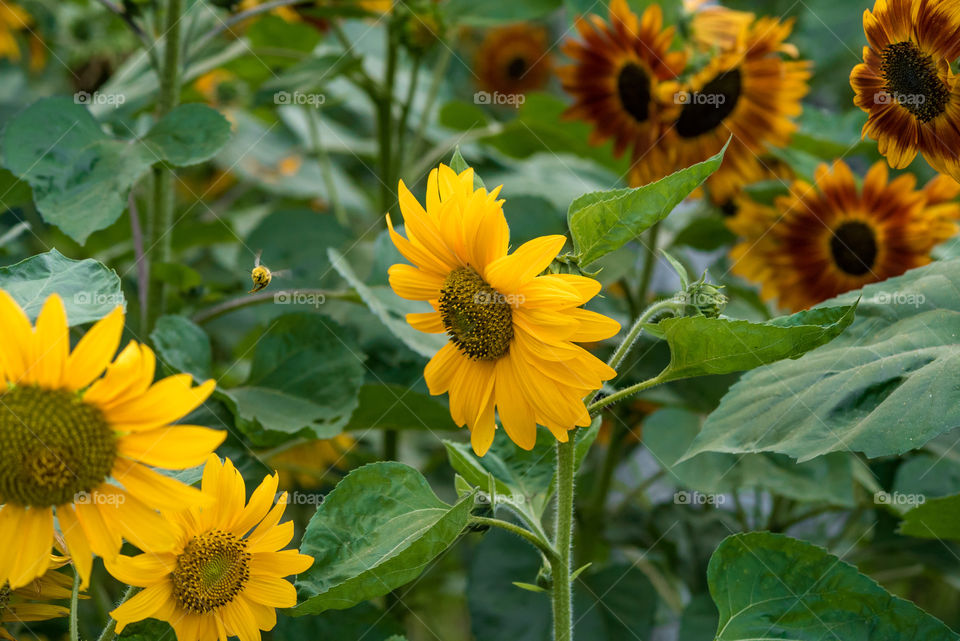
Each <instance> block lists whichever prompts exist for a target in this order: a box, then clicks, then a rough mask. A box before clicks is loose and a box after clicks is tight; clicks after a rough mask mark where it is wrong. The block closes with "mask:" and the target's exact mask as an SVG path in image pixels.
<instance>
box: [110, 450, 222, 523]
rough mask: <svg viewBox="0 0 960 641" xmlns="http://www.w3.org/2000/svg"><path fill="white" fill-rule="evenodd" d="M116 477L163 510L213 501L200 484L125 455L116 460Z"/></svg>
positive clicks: (173, 510) (127, 488) (135, 492)
mask: <svg viewBox="0 0 960 641" xmlns="http://www.w3.org/2000/svg"><path fill="white" fill-rule="evenodd" d="M113 477H114V478H115V479H116V480H117V482H118V483H120V484H122V485H123V487H124V488H126V490H127V491H128V492H129V493H130V494H132V495H133V496H135V497H137V498H138V499H140V500H141V501H143V502H144V503H146V504H147V505H151V506H153V507H155V508H157V509H159V510H161V511H171V512H179V511H181V510H184V509H186V508H190V507H194V506H197V505H209V504H210V503H211V502H212V499H211V498H210V497H208V496H204V494H203V493H202V492H201V491H200V490H198V489H197V488H195V487H190V486H189V485H185V484H183V483H181V482H180V481H178V480H176V479H172V478H170V477H169V476H166V475H164V474H161V473H160V472H155V471H154V470H151V469H150V468H148V467H145V466H143V465H140V464H139V463H135V462H134V461H130V460H127V459H124V458H118V459H117V460H116V462H115V463H114V464H113Z"/></svg>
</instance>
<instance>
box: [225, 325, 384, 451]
mask: <svg viewBox="0 0 960 641" xmlns="http://www.w3.org/2000/svg"><path fill="white" fill-rule="evenodd" d="M364 358H365V356H364V354H363V352H361V351H360V348H359V347H357V345H356V344H355V343H354V342H353V339H352V338H350V336H349V334H348V333H347V332H346V331H345V330H344V329H343V328H342V327H341V326H340V325H338V324H337V323H336V322H334V321H332V320H330V319H328V318H324V317H323V316H320V315H319V314H306V313H301V314H286V315H284V316H281V317H279V318H277V319H275V320H274V321H273V322H272V323H271V324H270V326H269V327H268V328H267V330H266V331H265V332H264V334H263V336H261V337H260V339H259V340H258V341H257V346H256V349H255V351H254V353H253V363H252V365H251V367H250V375H249V377H248V378H247V380H246V382H245V383H244V384H243V385H241V386H240V387H234V388H231V389H227V390H219V392H218V393H220V394H222V395H223V396H224V397H225V398H226V399H228V400H229V402H230V403H231V404H232V408H233V411H234V413H235V414H236V415H237V416H238V417H239V418H241V419H243V420H244V421H250V422H252V423H254V424H255V425H257V426H258V427H260V428H261V429H263V430H266V431H268V432H271V431H273V432H280V433H283V434H296V433H298V432H300V431H302V430H310V432H311V434H312V435H314V436H316V437H317V438H331V437H333V436H336V435H337V434H339V433H340V432H342V431H343V428H344V426H345V425H346V424H347V423H348V422H349V420H350V415H351V414H352V413H353V410H354V408H356V406H357V395H358V394H359V392H360V386H361V384H362V383H363V376H364V373H365V371H366V368H365V367H364V365H363V359H364ZM254 433H255V430H251V431H250V435H253V434H254Z"/></svg>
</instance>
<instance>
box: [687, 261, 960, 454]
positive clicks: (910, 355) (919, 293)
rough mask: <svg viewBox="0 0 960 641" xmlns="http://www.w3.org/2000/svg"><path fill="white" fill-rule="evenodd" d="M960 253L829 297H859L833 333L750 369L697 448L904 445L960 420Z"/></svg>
mask: <svg viewBox="0 0 960 641" xmlns="http://www.w3.org/2000/svg"><path fill="white" fill-rule="evenodd" d="M958 290H960V260H951V261H944V262H939V263H933V264H930V265H927V266H925V267H921V268H918V269H915V270H912V271H910V272H907V273H906V274H904V275H903V276H900V277H897V278H892V279H890V280H887V281H884V282H882V283H876V284H874V285H868V286H867V287H865V288H864V289H863V291H862V292H858V291H856V292H850V293H848V294H844V295H843V296H842V297H839V298H836V299H834V300H832V301H829V302H827V303H825V304H826V305H836V304H845V303H851V302H853V301H856V300H857V299H858V298H860V299H861V303H860V305H859V307H858V308H857V318H856V320H855V321H854V322H853V323H852V324H851V325H850V327H848V328H847V330H846V331H845V332H844V333H843V334H842V335H840V336H839V337H838V338H837V339H835V340H834V341H833V342H831V343H829V344H828V345H825V346H823V347H821V348H819V349H817V350H815V351H813V352H811V353H809V354H807V355H805V356H803V357H802V358H800V359H799V360H796V361H782V362H780V363H776V364H773V365H770V366H768V367H765V368H763V369H759V370H755V371H753V372H750V373H748V374H747V375H745V376H744V377H743V378H741V379H740V381H739V382H738V383H737V384H736V385H734V386H733V387H732V388H731V389H730V391H729V392H728V393H727V395H726V396H725V397H724V398H723V400H722V401H721V403H720V405H719V407H718V408H717V409H716V410H715V411H714V412H713V413H712V414H711V415H710V416H709V417H708V418H707V421H706V423H705V424H704V426H703V431H702V432H701V433H700V436H699V437H698V438H697V440H696V441H695V442H694V444H693V448H692V449H691V453H692V454H695V453H698V452H704V451H715V452H733V453H741V452H760V451H771V452H780V453H783V454H788V455H790V456H792V457H794V458H797V459H799V460H801V461H804V460H808V459H811V458H814V457H816V456H820V455H822V454H826V453H827V452H835V451H847V450H852V451H857V452H863V453H865V454H866V455H867V456H869V457H878V456H888V455H892V454H902V453H903V452H906V451H909V450H912V449H915V448H918V447H920V446H922V445H923V444H924V443H926V442H927V441H929V440H930V439H931V438H933V437H935V436H937V435H939V434H942V433H944V432H947V431H949V430H951V429H953V428H954V427H956V426H958V425H960V387H958V386H957V384H956V372H957V370H958V367H960V347H958V346H957V327H960V297H958V296H957V291H958Z"/></svg>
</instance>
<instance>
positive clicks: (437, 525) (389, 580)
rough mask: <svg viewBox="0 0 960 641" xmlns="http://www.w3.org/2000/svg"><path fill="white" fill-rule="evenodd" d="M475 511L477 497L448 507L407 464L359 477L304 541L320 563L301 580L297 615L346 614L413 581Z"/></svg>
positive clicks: (344, 486) (381, 466)
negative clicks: (345, 610)
mask: <svg viewBox="0 0 960 641" xmlns="http://www.w3.org/2000/svg"><path fill="white" fill-rule="evenodd" d="M473 503H474V498H473V496H472V495H468V496H465V497H464V498H462V499H461V500H460V501H458V502H457V503H456V504H455V505H452V506H451V505H448V504H446V503H444V502H443V501H441V500H440V499H438V498H437V496H436V494H434V493H433V490H431V489H430V485H429V484H428V483H427V480H426V479H425V478H423V476H422V475H421V474H420V473H419V472H417V471H416V470H415V469H413V468H412V467H409V466H407V465H403V464H402V463H395V462H380V463H373V464H371V465H365V466H363V467H361V468H358V469H356V470H354V471H353V472H351V473H350V474H348V475H347V476H346V478H344V479H343V480H342V481H340V483H339V484H338V485H337V487H336V488H335V489H334V490H333V491H332V492H330V494H328V495H327V497H326V499H325V500H324V502H323V504H322V505H321V506H320V507H319V508H317V512H316V514H315V515H314V516H313V518H312V519H311V520H310V523H309V525H308V526H307V530H306V532H305V533H304V535H303V544H302V546H301V551H302V552H303V553H304V554H309V555H311V556H312V557H313V558H314V559H315V561H314V564H313V566H312V567H311V568H310V569H309V570H308V571H307V572H305V573H304V574H301V575H300V577H299V579H298V587H299V589H300V595H301V598H302V599H303V602H302V603H301V604H300V605H298V606H297V607H296V609H295V610H294V613H295V614H297V615H301V614H316V613H319V612H323V611H324V610H331V609H335V610H341V609H344V608H349V607H351V606H353V605H356V604H357V603H360V602H361V601H366V600H367V599H371V598H374V597H377V596H380V595H383V594H386V593H388V592H390V591H391V590H393V589H395V588H398V587H400V586H401V585H404V584H405V583H408V582H410V581H412V580H413V579H415V578H416V577H418V576H419V575H420V574H421V573H422V572H423V570H424V569H425V568H426V566H427V565H428V564H429V563H430V562H431V561H432V560H433V559H435V558H436V557H437V556H438V555H440V554H441V553H442V552H443V551H444V550H446V549H447V548H448V547H450V545H452V544H453V542H454V541H456V539H457V537H458V536H460V533H461V532H462V531H463V528H464V527H465V526H466V525H467V521H468V519H469V518H470V509H471V507H472V506H473Z"/></svg>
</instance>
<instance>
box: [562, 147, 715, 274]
mask: <svg viewBox="0 0 960 641" xmlns="http://www.w3.org/2000/svg"><path fill="white" fill-rule="evenodd" d="M724 151H726V146H724V148H723V149H722V150H721V151H720V152H719V153H718V154H716V155H715V156H711V157H710V158H708V159H707V160H704V161H703V162H699V163H697V164H696V165H693V166H691V167H687V168H686V169H681V170H680V171H677V172H675V173H672V174H670V175H669V176H667V177H665V178H662V179H660V180H658V181H656V182H653V183H650V184H649V185H644V186H642V187H635V188H633V189H612V190H610V191H598V192H593V193H590V194H584V195H583V196H580V197H579V198H577V199H576V200H574V201H573V202H572V203H570V209H569V211H568V212H567V225H569V227H570V234H571V235H572V236H573V250H574V253H575V254H576V255H577V258H578V260H579V261H580V264H581V265H589V264H590V263H592V262H594V261H595V260H597V259H598V258H601V257H602V256H605V255H606V254H609V253H610V252H612V251H616V250H617V249H620V248H621V247H623V246H624V245H625V244H627V243H628V242H630V241H631V240H634V239H636V238H638V237H639V236H640V234H642V233H643V232H644V231H646V230H647V229H649V228H650V227H652V226H653V225H655V224H656V223H658V222H660V221H661V220H663V219H664V218H666V217H667V215H668V214H669V213H670V212H671V211H673V208H674V207H676V206H677V205H679V204H680V202H681V201H683V199H684V198H686V197H687V196H689V195H690V192H692V191H693V190H694V189H696V188H697V187H699V186H700V185H701V184H702V183H703V181H704V180H706V179H707V177H708V176H710V174H712V173H713V172H714V171H716V170H717V168H718V167H719V166H720V163H721V162H722V161H723V154H724Z"/></svg>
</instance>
